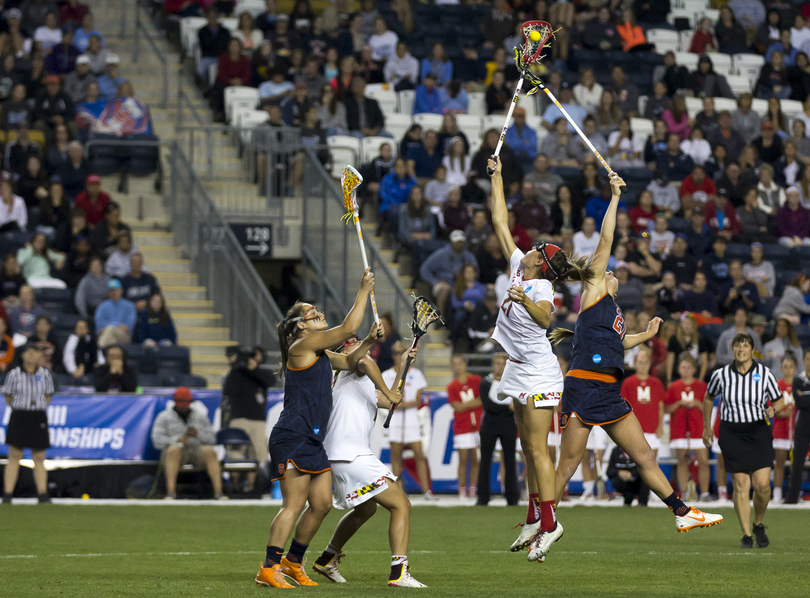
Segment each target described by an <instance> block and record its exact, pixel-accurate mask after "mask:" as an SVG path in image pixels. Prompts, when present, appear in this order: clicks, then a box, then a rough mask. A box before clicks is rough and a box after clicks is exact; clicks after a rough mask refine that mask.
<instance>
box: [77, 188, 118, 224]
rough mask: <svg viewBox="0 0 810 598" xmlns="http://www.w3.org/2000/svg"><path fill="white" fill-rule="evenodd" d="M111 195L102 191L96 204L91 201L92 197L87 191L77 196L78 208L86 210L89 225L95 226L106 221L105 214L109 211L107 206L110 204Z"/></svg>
mask: <svg viewBox="0 0 810 598" xmlns="http://www.w3.org/2000/svg"><path fill="white" fill-rule="evenodd" d="M110 201H111V200H110V196H109V194H107V193H105V192H104V191H101V192H100V193H99V195H98V199H96V201H95V203H94V202H91V201H90V196H89V195H87V191H82V192H81V193H79V194H78V195H77V196H76V207H77V208H82V209H84V211H85V213H86V214H87V224H89V225H90V226H95V225H96V224H98V223H99V222H101V221H102V220H104V212H105V211H106V210H107V204H108V203H110Z"/></svg>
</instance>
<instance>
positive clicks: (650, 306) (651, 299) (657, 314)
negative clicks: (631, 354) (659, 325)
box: [639, 275, 675, 346]
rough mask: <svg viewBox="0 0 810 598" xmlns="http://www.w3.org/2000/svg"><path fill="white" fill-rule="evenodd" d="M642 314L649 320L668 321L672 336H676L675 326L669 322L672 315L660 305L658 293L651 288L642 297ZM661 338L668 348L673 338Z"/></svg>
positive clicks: (663, 336)
mask: <svg viewBox="0 0 810 598" xmlns="http://www.w3.org/2000/svg"><path fill="white" fill-rule="evenodd" d="M659 278H660V275H659ZM642 313H644V314H647V316H648V317H649V318H661V319H662V320H667V321H668V322H669V323H670V324H672V331H671V332H670V335H671V334H674V332H675V325H674V324H673V323H672V322H671V321H669V315H670V314H669V312H667V310H666V309H664V308H663V307H661V306H660V305H658V293H656V292H655V291H653V290H652V289H651V288H648V289H647V290H646V291H644V293H643V294H642V295H641V311H640V312H639V315H641V314H642ZM639 326H640V324H639ZM662 332H663V331H662ZM660 336H661V341H662V342H663V343H664V346H666V345H667V343H669V339H670V338H671V336H668V335H666V334H661V335H660Z"/></svg>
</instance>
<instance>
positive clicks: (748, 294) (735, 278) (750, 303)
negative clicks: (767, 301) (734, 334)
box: [717, 260, 759, 318]
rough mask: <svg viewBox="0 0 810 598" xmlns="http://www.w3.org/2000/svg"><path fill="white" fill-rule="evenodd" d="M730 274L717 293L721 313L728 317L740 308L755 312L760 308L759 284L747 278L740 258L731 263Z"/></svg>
mask: <svg viewBox="0 0 810 598" xmlns="http://www.w3.org/2000/svg"><path fill="white" fill-rule="evenodd" d="M728 274H729V280H728V281H726V282H725V283H723V284H722V285H721V286H720V290H719V292H718V293H717V302H718V304H719V305H720V313H721V314H724V315H725V316H726V317H727V318H728V317H730V316H731V315H732V314H733V313H734V312H735V311H736V310H738V309H744V310H746V311H747V312H753V311H754V310H756V309H757V308H759V292H758V291H757V285H756V284H754V283H753V282H750V281H748V280H746V279H745V277H744V276H743V267H742V263H740V261H739V260H734V261H732V262H731V263H730V264H729V266H728Z"/></svg>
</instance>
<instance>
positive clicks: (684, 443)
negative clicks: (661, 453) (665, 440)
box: [669, 438, 706, 451]
mask: <svg viewBox="0 0 810 598" xmlns="http://www.w3.org/2000/svg"><path fill="white" fill-rule="evenodd" d="M669 448H673V449H688V450H690V451H699V450H700V449H705V448H706V445H705V444H703V439H702V438H675V439H674V440H670V441H669Z"/></svg>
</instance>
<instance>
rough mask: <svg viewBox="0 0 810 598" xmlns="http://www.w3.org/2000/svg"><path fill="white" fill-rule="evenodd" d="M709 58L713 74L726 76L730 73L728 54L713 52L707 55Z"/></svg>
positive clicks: (729, 57)
mask: <svg viewBox="0 0 810 598" xmlns="http://www.w3.org/2000/svg"><path fill="white" fill-rule="evenodd" d="M709 58H711V61H712V66H713V67H714V72H715V73H719V74H721V75H723V76H726V75H728V74H729V72H730V71H731V56H729V55H728V54H721V53H720V52H713V53H711V54H709Z"/></svg>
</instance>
